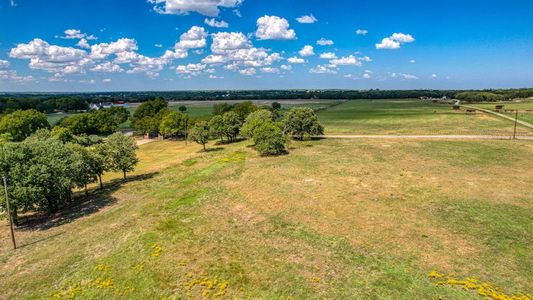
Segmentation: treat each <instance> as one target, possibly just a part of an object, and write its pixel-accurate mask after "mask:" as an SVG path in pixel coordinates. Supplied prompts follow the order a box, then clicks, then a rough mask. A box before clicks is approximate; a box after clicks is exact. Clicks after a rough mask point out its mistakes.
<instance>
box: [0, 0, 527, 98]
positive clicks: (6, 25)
mask: <svg viewBox="0 0 533 300" xmlns="http://www.w3.org/2000/svg"><path fill="white" fill-rule="evenodd" d="M320 40H322V42H319V41H320ZM306 46H307V47H306ZM311 47H312V48H311ZM531 86H533V2H532V1H530V0H528V1H526V0H523V1H522V0H520V1H514V0H510V1H478V0H471V1H467V0H463V1H457V0H448V1H428V0H425V1H421V0H397V1H390V0H388V1H385V0H372V1H371V0H367V1H362V0H361V1H360V0H353V1H335V0H332V1H318V0H291V1H287V0H283V1H282V0H269V1H257V0H202V1H198V0H180V1H178V0H149V1H147V0H129V1H113V0H92V1H82V0H61V1H59V0H0V91H123V90H193V89H286V88H343V89H370V88H380V89H414V88H436V89H447V88H457V89H470V88H506V87H531Z"/></svg>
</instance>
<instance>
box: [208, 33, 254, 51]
mask: <svg viewBox="0 0 533 300" xmlns="http://www.w3.org/2000/svg"><path fill="white" fill-rule="evenodd" d="M212 37H213V43H212V44H211V51H212V52H213V53H225V52H226V51H228V50H238V49H249V48H252V43H251V42H250V41H249V40H248V38H247V37H246V36H245V35H244V34H243V33H242V32H219V33H215V34H213V35H212Z"/></svg>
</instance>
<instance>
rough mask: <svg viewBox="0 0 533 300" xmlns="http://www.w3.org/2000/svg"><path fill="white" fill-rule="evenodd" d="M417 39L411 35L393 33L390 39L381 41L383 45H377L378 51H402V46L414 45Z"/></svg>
mask: <svg viewBox="0 0 533 300" xmlns="http://www.w3.org/2000/svg"><path fill="white" fill-rule="evenodd" d="M414 41H415V39H414V38H413V36H412V35H410V34H404V33H393V34H392V35H391V36H390V37H386V38H384V39H383V40H381V43H379V44H376V49H380V50H381V49H389V50H394V49H400V47H401V45H402V44H405V43H412V42H414Z"/></svg>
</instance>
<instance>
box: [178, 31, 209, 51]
mask: <svg viewBox="0 0 533 300" xmlns="http://www.w3.org/2000/svg"><path fill="white" fill-rule="evenodd" d="M206 37H207V32H206V31H205V28H203V27H199V26H193V27H191V28H190V29H189V30H188V31H187V32H185V33H183V34H182V35H181V36H180V41H179V42H178V43H176V45H174V49H184V50H186V49H197V48H204V47H205V46H207V42H206V39H205V38H206Z"/></svg>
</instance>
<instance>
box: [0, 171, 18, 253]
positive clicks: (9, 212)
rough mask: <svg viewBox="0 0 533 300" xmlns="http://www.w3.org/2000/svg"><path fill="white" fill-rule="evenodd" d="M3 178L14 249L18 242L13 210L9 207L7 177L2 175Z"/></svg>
mask: <svg viewBox="0 0 533 300" xmlns="http://www.w3.org/2000/svg"><path fill="white" fill-rule="evenodd" d="M2 179H4V191H5V192H6V208H7V218H8V219H9V228H10V229H11V241H12V242H13V249H17V242H15V231H14V230H13V217H12V216H11V210H10V209H9V198H8V196H7V179H6V177H5V176H2Z"/></svg>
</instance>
